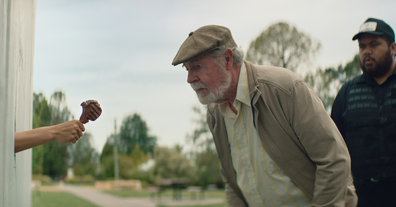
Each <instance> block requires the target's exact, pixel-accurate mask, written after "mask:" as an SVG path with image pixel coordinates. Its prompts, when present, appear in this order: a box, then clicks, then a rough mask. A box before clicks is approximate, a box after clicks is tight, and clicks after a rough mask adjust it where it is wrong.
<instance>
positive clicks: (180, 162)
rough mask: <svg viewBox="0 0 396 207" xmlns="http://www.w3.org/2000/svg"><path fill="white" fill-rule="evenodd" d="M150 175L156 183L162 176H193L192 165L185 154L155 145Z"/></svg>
mask: <svg viewBox="0 0 396 207" xmlns="http://www.w3.org/2000/svg"><path fill="white" fill-rule="evenodd" d="M154 159H155V164H154V167H153V169H152V176H153V179H154V180H155V182H156V183H157V184H158V183H159V182H160V180H161V179H164V178H191V179H192V178H194V172H195V170H194V167H193V166H191V165H190V161H189V160H188V159H187V156H186V155H185V154H182V153H180V152H178V151H177V149H176V148H175V149H170V148H167V147H156V148H155V150H154Z"/></svg>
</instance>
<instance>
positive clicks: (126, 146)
mask: <svg viewBox="0 0 396 207" xmlns="http://www.w3.org/2000/svg"><path fill="white" fill-rule="evenodd" d="M148 131H149V129H148V127H147V124H146V122H145V121H144V120H143V119H142V118H141V116H140V115H139V114H136V113H135V114H133V115H130V116H127V117H126V118H125V119H124V120H123V122H122V125H121V129H120V134H119V136H120V137H119V138H120V150H121V151H122V152H124V153H125V154H127V155H129V154H131V152H132V149H133V148H134V147H135V146H139V147H140V149H142V150H143V152H144V153H145V154H148V153H153V152H154V147H155V145H156V142H157V138H156V137H154V136H150V135H149V133H148Z"/></svg>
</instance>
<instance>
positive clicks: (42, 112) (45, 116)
mask: <svg viewBox="0 0 396 207" xmlns="http://www.w3.org/2000/svg"><path fill="white" fill-rule="evenodd" d="M72 118H73V116H72V115H71V112H70V110H69V109H68V107H67V103H66V94H65V93H64V92H62V91H55V92H54V93H53V94H52V95H51V98H50V101H49V102H48V101H47V98H46V97H45V96H44V95H43V94H42V93H38V94H36V93H34V94H33V128H37V127H43V126H50V125H55V124H60V123H63V122H66V121H69V120H71V119H72ZM91 141H92V137H91V135H90V134H88V133H84V135H83V137H82V138H81V139H80V140H79V141H78V142H77V144H75V145H73V144H66V143H57V142H51V143H47V144H45V145H41V146H38V147H35V148H33V156H32V165H33V170H32V171H33V173H34V174H45V175H49V176H50V177H52V178H56V179H58V178H62V177H63V176H65V175H66V172H67V168H68V167H69V166H73V167H74V168H76V169H77V170H76V171H77V172H76V173H77V174H86V173H87V171H89V172H92V169H91V168H92V159H93V157H92V156H95V153H94V149H93V148H92V147H91ZM74 155H75V156H74ZM88 163H90V164H88Z"/></svg>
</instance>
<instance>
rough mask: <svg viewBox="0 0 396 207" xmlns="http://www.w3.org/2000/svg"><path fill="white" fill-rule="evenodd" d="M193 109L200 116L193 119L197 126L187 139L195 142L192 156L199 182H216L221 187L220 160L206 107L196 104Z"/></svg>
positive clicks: (202, 183) (200, 183)
mask: <svg viewBox="0 0 396 207" xmlns="http://www.w3.org/2000/svg"><path fill="white" fill-rule="evenodd" d="M193 111H194V112H195V114H196V116H197V117H198V118H196V119H193V122H194V123H195V124H196V128H195V130H194V131H193V133H192V134H190V135H187V140H189V141H191V142H192V144H193V147H192V150H191V152H190V156H191V158H193V159H194V160H195V167H196V169H197V171H196V178H197V184H198V185H201V186H206V185H208V184H211V183H215V184H217V185H218V186H219V187H221V186H222V178H221V174H220V161H219V158H218V156H217V152H216V149H215V145H214V141H213V137H212V134H211V133H210V131H209V128H208V125H207V123H206V115H205V107H202V106H194V107H193Z"/></svg>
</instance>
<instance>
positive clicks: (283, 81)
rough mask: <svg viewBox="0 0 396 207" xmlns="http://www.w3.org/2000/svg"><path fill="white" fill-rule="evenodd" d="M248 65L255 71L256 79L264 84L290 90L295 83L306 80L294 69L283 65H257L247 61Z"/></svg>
mask: <svg viewBox="0 0 396 207" xmlns="http://www.w3.org/2000/svg"><path fill="white" fill-rule="evenodd" d="M247 65H249V66H248V67H250V68H251V69H252V70H253V71H254V73H253V74H254V75H255V76H256V78H255V80H256V81H257V82H258V84H264V85H268V86H272V87H277V88H284V89H285V90H289V89H290V88H293V87H294V85H295V83H297V82H304V81H303V80H302V79H301V78H300V77H298V76H297V75H296V74H295V73H294V72H293V71H291V70H289V69H285V68H281V67H275V66H265V65H255V64H252V63H250V62H247Z"/></svg>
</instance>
